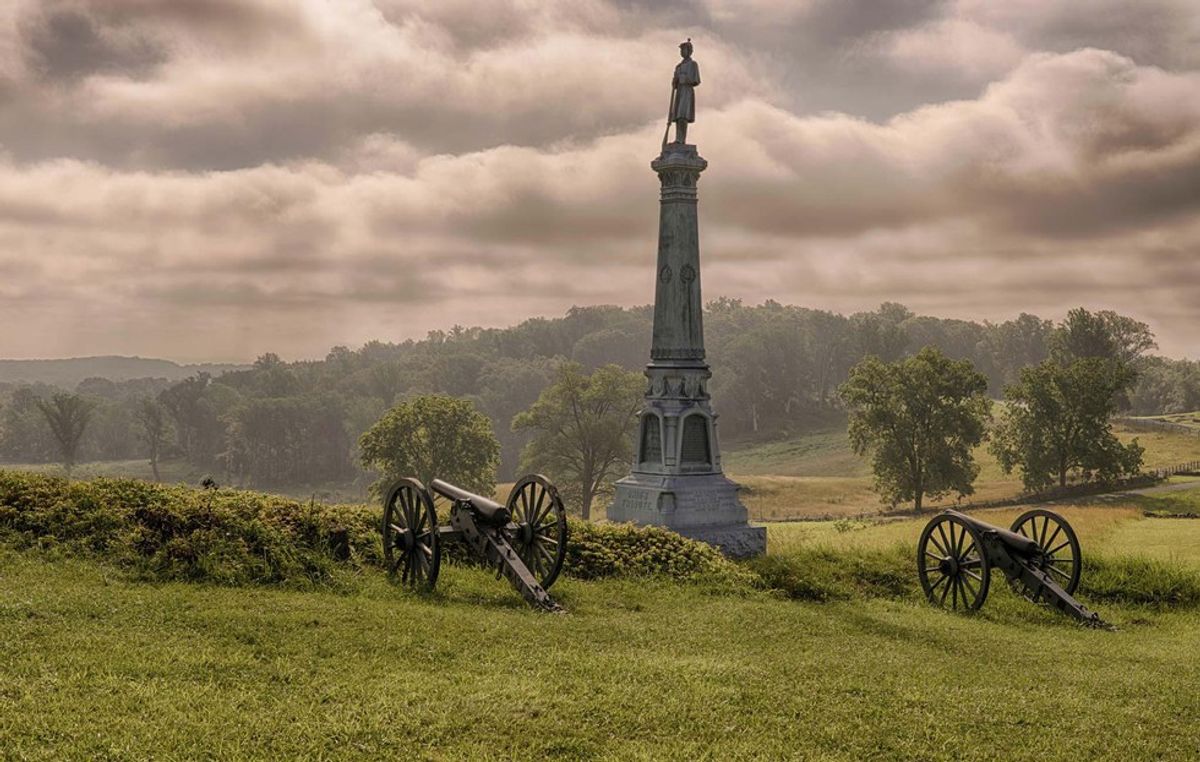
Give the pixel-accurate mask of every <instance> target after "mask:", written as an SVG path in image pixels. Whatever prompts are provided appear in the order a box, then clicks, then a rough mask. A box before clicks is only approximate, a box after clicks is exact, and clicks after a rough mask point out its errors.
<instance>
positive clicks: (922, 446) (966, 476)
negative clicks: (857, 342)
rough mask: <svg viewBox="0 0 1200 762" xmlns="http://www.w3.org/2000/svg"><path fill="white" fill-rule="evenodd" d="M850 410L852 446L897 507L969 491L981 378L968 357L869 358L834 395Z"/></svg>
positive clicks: (981, 425) (931, 353) (982, 406)
mask: <svg viewBox="0 0 1200 762" xmlns="http://www.w3.org/2000/svg"><path fill="white" fill-rule="evenodd" d="M839 391H840V394H841V397H842V399H843V400H844V401H845V403H846V405H847V407H848V408H849V410H850V444H851V446H852V447H853V448H854V451H855V452H856V453H858V454H859V455H866V454H868V453H870V454H871V456H872V468H873V470H874V472H875V489H876V491H878V492H879V494H880V496H881V497H883V498H884V499H885V500H887V501H888V502H890V503H892V504H893V505H895V504H896V503H898V502H900V501H908V500H911V501H912V502H913V506H914V507H915V508H916V509H917V510H918V511H919V510H921V506H922V504H923V502H924V500H925V497H926V496H928V497H931V498H938V497H941V496H942V495H945V494H947V493H950V492H955V493H957V494H958V495H959V496H960V497H961V496H963V495H969V494H971V493H972V492H973V491H974V488H973V486H972V482H974V480H975V477H976V476H977V475H978V474H979V466H978V465H977V464H976V463H975V459H974V456H973V455H972V449H973V448H975V447H976V446H977V445H978V444H979V443H980V442H982V441H983V438H984V436H985V433H986V425H987V421H988V419H989V417H990V415H991V413H990V406H991V401H990V400H989V399H988V398H987V397H986V396H985V395H986V392H987V377H986V376H984V375H983V374H982V373H980V372H978V371H977V370H975V368H974V366H973V365H972V364H971V362H970V361H969V360H951V359H949V358H947V357H946V356H945V355H943V354H942V353H941V351H939V350H937V349H935V348H933V347H925V348H924V349H922V350H921V351H920V352H918V353H917V354H916V355H914V356H912V357H908V358H905V359H903V360H897V361H896V362H891V363H885V362H883V361H882V360H880V359H879V358H877V357H867V358H866V359H864V360H863V361H862V362H860V363H859V364H858V365H856V366H854V368H852V369H851V371H850V378H849V380H847V381H846V383H845V384H843V385H842V387H841V389H840V390H839Z"/></svg>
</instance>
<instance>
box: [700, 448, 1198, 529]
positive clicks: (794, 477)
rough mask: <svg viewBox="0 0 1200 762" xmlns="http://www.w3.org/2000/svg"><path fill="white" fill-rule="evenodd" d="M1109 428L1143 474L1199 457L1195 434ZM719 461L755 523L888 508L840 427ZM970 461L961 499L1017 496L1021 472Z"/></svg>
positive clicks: (866, 463) (983, 451)
mask: <svg viewBox="0 0 1200 762" xmlns="http://www.w3.org/2000/svg"><path fill="white" fill-rule="evenodd" d="M1114 431H1115V432H1116V434H1117V436H1118V438H1120V439H1121V441H1123V442H1128V441H1131V440H1132V439H1134V438H1137V440H1138V442H1139V444H1141V446H1142V447H1143V448H1145V451H1146V452H1145V456H1144V467H1145V468H1146V469H1147V470H1151V469H1156V468H1164V467H1167V466H1174V465H1177V464H1180V463H1186V462H1189V461H1194V460H1200V436H1193V435H1190V434H1186V433H1180V432H1163V431H1133V430H1131V429H1128V428H1126V427H1123V426H1120V425H1118V426H1115V427H1114ZM723 458H724V466H725V470H726V472H727V473H728V474H729V475H730V477H731V478H733V479H735V480H736V481H737V482H739V483H740V484H741V485H742V486H743V491H742V501H743V502H744V503H745V504H746V507H747V508H748V509H749V510H750V515H751V517H752V518H753V519H755V520H760V521H771V520H781V519H796V518H839V517H855V516H862V515H871V514H879V513H885V512H887V511H888V510H890V506H888V505H885V504H883V503H881V502H880V500H879V496H878V495H876V494H875V492H873V491H872V489H871V485H872V478H871V470H870V460H869V459H868V458H860V457H858V456H857V455H855V454H854V453H853V452H852V451H851V450H850V443H849V440H848V439H847V436H846V432H845V430H844V429H838V430H831V431H824V432H817V433H814V434H806V435H803V436H800V437H796V438H793V439H789V440H785V441H782V442H772V443H768V444H759V445H750V446H745V447H738V446H733V447H731V448H730V451H729V452H727V453H725V454H724V456H723ZM975 458H976V461H977V462H978V463H979V477H978V479H976V481H975V485H974V486H975V494H974V495H972V496H970V497H968V498H967V500H966V502H990V501H998V500H1008V499H1011V498H1015V497H1017V496H1019V495H1020V494H1021V491H1022V487H1021V479H1020V474H1019V472H1014V473H1012V474H1005V473H1004V471H1003V470H1002V469H1001V468H1000V464H999V463H997V462H996V459H995V457H993V456H992V454H991V453H990V452H989V451H988V449H987V446H986V444H985V445H984V446H982V447H979V448H978V449H977V450H976V451H975ZM954 505H955V499H954V497H953V496H949V497H947V498H944V499H942V500H941V501H930V502H928V507H931V508H932V507H953V506H954ZM899 507H900V508H904V507H905V506H903V505H901V506H899ZM909 507H911V506H909Z"/></svg>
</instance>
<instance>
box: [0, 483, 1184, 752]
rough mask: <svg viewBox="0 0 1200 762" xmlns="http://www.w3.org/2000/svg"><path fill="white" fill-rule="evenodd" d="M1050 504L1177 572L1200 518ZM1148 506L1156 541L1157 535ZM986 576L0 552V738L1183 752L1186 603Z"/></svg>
mask: <svg viewBox="0 0 1200 762" xmlns="http://www.w3.org/2000/svg"><path fill="white" fill-rule="evenodd" d="M1064 513H1066V515H1067V516H1068V518H1069V519H1070V520H1071V521H1072V522H1073V523H1074V524H1075V525H1076V528H1077V529H1078V530H1079V533H1080V536H1081V539H1082V542H1083V552H1084V554H1085V556H1086V555H1087V554H1089V553H1101V554H1106V555H1117V554H1126V553H1143V552H1144V553H1147V554H1151V555H1154V556H1156V557H1159V558H1162V559H1171V560H1172V562H1178V563H1184V564H1195V565H1196V568H1200V521H1193V520H1186V519H1147V518H1143V517H1142V515H1141V513H1140V512H1139V509H1138V506H1136V505H1129V506H1125V507H1122V506H1102V507H1083V506H1074V507H1070V508H1067V509H1064ZM1012 515H1015V511H1011V510H1010V511H991V512H985V513H983V514H981V517H983V518H985V519H986V520H991V521H994V522H996V523H1006V522H1007V521H1008V520H1010V519H1011V518H1012ZM922 524H923V522H921V521H913V520H905V521H894V522H887V523H881V524H876V523H872V524H869V525H868V524H863V525H861V526H860V525H857V524H848V523H847V522H841V523H834V522H811V523H803V524H787V525H772V526H770V528H769V534H770V537H769V542H770V548H771V552H772V553H780V554H786V553H788V552H790V551H791V550H794V549H798V548H801V547H803V546H805V545H819V546H823V547H833V548H841V549H846V548H850V547H853V546H855V545H857V546H862V547H887V546H891V545H895V544H897V543H903V544H905V545H906V546H908V547H910V548H911V546H912V544H913V543H914V542H915V538H916V535H917V533H918V532H919V531H920V528H921V526H922ZM1158 527H1163V528H1164V529H1168V530H1169V533H1170V535H1171V536H1172V537H1173V541H1172V542H1170V543H1168V545H1166V546H1164V547H1163V548H1159V549H1156V548H1157V546H1156V545H1154V544H1150V543H1147V542H1146V538H1147V536H1148V535H1147V534H1146V533H1147V532H1149V533H1150V534H1153V533H1154V532H1157V531H1159V530H1158ZM1160 539H1162V538H1160ZM996 582H997V584H995V585H993V593H992V596H991V598H990V599H989V601H988V604H987V606H986V607H985V608H984V610H983V611H982V612H981V613H980V614H978V615H974V616H965V615H955V614H950V613H946V612H942V611H938V610H934V609H932V608H930V607H928V606H927V605H925V604H924V603H923V602H922V601H919V600H908V599H902V600H894V599H855V600H846V601H841V602H837V603H825V604H818V603H801V602H795V601H789V600H782V599H780V598H777V597H774V596H772V595H770V594H768V593H765V592H743V593H733V592H730V591H729V590H724V591H720V590H713V589H707V588H704V587H702V586H696V585H688V584H681V583H672V582H667V581H607V582H579V581H575V580H564V581H562V582H560V583H559V585H558V586H556V588H555V593H556V594H558V596H559V597H560V598H561V600H562V601H563V602H564V603H565V604H566V605H567V606H568V608H569V609H570V613H569V614H567V615H563V616H554V615H545V614H538V613H535V612H533V611H529V610H527V609H526V608H525V607H524V605H523V604H522V603H521V602H520V600H519V598H518V597H517V596H516V595H515V594H514V593H513V592H512V591H511V590H510V589H509V588H508V587H507V585H506V584H505V583H503V582H498V581H496V580H494V579H493V578H492V575H489V574H486V573H483V572H479V571H472V570H467V569H462V568H454V567H451V568H448V569H447V570H446V571H445V572H444V575H443V580H442V583H441V584H440V585H439V588H438V592H437V593H436V594H435V595H433V596H428V597H426V596H419V595H413V594H408V593H405V592H402V591H400V590H397V589H396V588H394V587H393V586H391V585H390V584H388V583H387V582H386V580H385V579H384V578H383V577H382V576H381V575H379V574H377V573H374V572H369V573H363V574H361V575H358V576H355V577H352V578H347V579H345V580H343V582H342V583H341V585H340V586H339V587H338V588H337V589H332V590H318V591H295V590H283V589H271V588H261V587H258V588H220V587H213V586H206V585H186V584H149V583H139V582H133V581H129V580H128V579H126V578H125V577H124V576H122V575H121V574H119V573H116V572H114V571H112V570H110V569H106V568H105V567H103V566H100V565H96V564H93V563H87V562H81V561H75V560H70V559H63V558H53V557H49V556H46V555H42V554H37V553H17V552H13V551H0V654H3V655H4V658H3V659H2V660H0V749H2V750H3V754H0V756H4V757H5V758H14V759H26V758H28V759H97V758H100V759H126V758H133V759H144V758H157V759H190V758H197V757H209V758H242V757H257V758H298V757H304V758H379V757H383V756H387V757H390V758H398V759H463V758H467V759H521V760H533V759H545V758H559V759H686V760H697V759H712V760H729V759H750V758H760V759H805V758H828V759H854V760H857V759H872V758H875V759H922V760H924V759H955V760H959V759H996V758H1004V759H1039V760H1044V759H1051V760H1052V759H1102V758H1103V759H1120V760H1132V759H1194V758H1196V757H1197V756H1198V755H1200V727H1198V725H1197V722H1196V718H1197V717H1200V659H1197V658H1196V654H1197V648H1198V647H1200V612H1198V611H1197V610H1196V609H1181V610H1175V611H1167V610H1159V609H1151V608H1139V607H1124V606H1115V605H1109V604H1103V605H1096V606H1094V607H1095V608H1097V609H1098V610H1099V611H1100V613H1101V614H1102V615H1103V616H1104V617H1105V618H1106V619H1107V620H1108V621H1111V622H1113V623H1115V624H1117V625H1118V627H1119V629H1118V630H1117V631H1115V632H1114V631H1103V630H1090V629H1083V628H1080V627H1078V626H1076V625H1074V624H1072V623H1071V622H1070V621H1069V620H1067V619H1065V618H1062V617H1058V616H1055V615H1052V614H1050V613H1049V612H1047V611H1045V610H1043V609H1041V608H1039V607H1036V606H1033V605H1030V604H1028V603H1026V602H1024V601H1020V600H1018V599H1016V598H1015V597H1014V596H1013V595H1012V594H1011V593H1009V592H1008V591H1007V590H1006V589H1005V587H1006V586H1005V585H1003V584H1002V582H1001V581H1000V580H996ZM1085 602H1086V601H1085Z"/></svg>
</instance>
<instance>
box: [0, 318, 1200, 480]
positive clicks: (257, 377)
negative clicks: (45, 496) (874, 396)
mask: <svg viewBox="0 0 1200 762" xmlns="http://www.w3.org/2000/svg"><path fill="white" fill-rule="evenodd" d="M1098 314H1099V315H1107V316H1108V317H1109V318H1110V322H1111V324H1112V325H1114V326H1116V327H1117V329H1116V330H1117V332H1118V333H1120V334H1122V335H1121V336H1119V337H1118V338H1119V343H1122V344H1124V345H1125V349H1123V350H1122V351H1128V352H1129V354H1130V355H1131V357H1129V358H1125V359H1130V360H1132V361H1133V364H1134V366H1135V367H1136V369H1137V371H1138V373H1139V377H1138V382H1137V385H1136V387H1135V389H1134V391H1133V393H1132V394H1130V395H1129V399H1128V407H1129V409H1130V412H1132V413H1134V414H1153V413H1170V412H1183V411H1189V410H1195V409H1198V408H1200V363H1197V362H1196V361H1189V360H1172V359H1168V358H1163V357H1156V356H1151V355H1148V354H1147V353H1146V352H1147V350H1149V349H1152V348H1154V344H1153V337H1152V336H1151V335H1150V333H1149V330H1148V329H1147V328H1146V326H1145V325H1144V324H1141V323H1138V322H1137V321H1134V320H1132V319H1129V318H1123V317H1120V316H1117V315H1114V314H1113V313H1098ZM651 318H652V311H651V308H650V307H648V306H647V307H635V308H631V309H623V308H619V307H612V306H598V307H576V308H573V309H571V310H570V311H569V312H568V313H567V314H566V315H565V316H564V317H561V318H554V319H547V318H534V319H531V320H526V321H525V322H523V323H521V324H520V325H517V326H514V327H511V328H502V329H484V328H464V327H461V326H455V327H453V328H451V329H450V330H448V331H433V332H430V333H429V335H428V336H427V337H426V338H425V339H423V340H420V341H413V340H409V341H404V342H402V343H398V344H392V343H385V342H380V341H372V342H370V343H368V344H366V345H364V346H362V347H361V348H359V349H349V348H347V347H341V346H339V347H334V348H333V349H332V350H330V351H329V354H328V355H327V356H326V357H325V359H324V360H315V361H301V362H283V361H281V360H280V358H278V357H277V356H275V355H273V354H266V355H263V356H262V357H260V358H259V359H258V360H257V361H256V362H255V363H254V364H253V366H249V367H245V368H243V369H236V370H225V371H223V372H221V373H219V374H216V373H210V372H208V371H203V370H202V371H199V372H195V373H193V374H192V375H190V376H188V377H187V378H184V379H183V380H178V378H174V379H172V378H166V377H146V378H118V379H117V380H114V379H112V378H104V377H101V376H95V377H89V378H84V379H82V380H80V381H78V382H77V383H76V384H75V385H74V387H73V388H71V387H69V386H66V387H62V388H60V387H55V386H53V385H51V384H48V383H46V382H45V380H42V381H39V382H37V383H26V382H20V381H4V382H0V461H4V462H10V463H34V462H52V461H55V460H57V459H58V457H59V455H58V450H57V448H56V446H55V443H54V439H53V437H52V435H51V432H50V430H49V428H48V426H47V423H46V421H45V419H44V417H43V415H42V414H41V411H40V410H39V407H38V404H37V403H38V400H39V399H46V398H49V397H50V396H52V395H53V394H54V393H55V392H61V391H63V390H64V388H65V390H66V391H71V392H75V393H77V394H79V395H82V396H84V397H86V398H88V399H89V400H91V401H92V403H93V404H94V408H93V409H94V413H93V415H92V419H91V421H90V423H89V425H88V428H87V431H86V434H85V436H84V439H83V442H82V445H81V452H80V455H79V458H78V460H79V461H80V462H83V461H95V460H130V459H136V458H144V457H146V456H147V443H146V441H145V431H144V421H145V408H146V406H147V405H148V404H150V405H157V406H159V407H160V408H161V410H162V411H163V418H164V420H165V421H166V422H167V427H166V434H165V444H164V446H163V448H162V455H163V457H164V459H165V458H175V459H179V458H183V459H186V460H187V462H189V463H190V464H192V465H194V466H196V467H197V468H202V469H208V470H211V471H212V472H213V473H215V474H219V475H223V476H224V478H225V479H226V480H232V481H235V482H237V483H240V484H246V485H253V486H260V487H272V486H282V485H288V486H295V485H308V484H314V485H315V484H323V483H329V482H340V483H347V482H350V481H357V482H358V483H360V484H362V483H365V482H366V481H368V479H366V478H364V475H363V474H361V473H360V472H359V469H358V467H357V465H356V457H355V443H356V442H357V440H358V437H359V435H360V434H361V433H362V432H363V431H365V430H366V429H367V428H368V427H369V426H371V424H373V423H374V422H375V421H376V420H378V419H379V417H380V416H381V415H382V414H383V413H384V411H385V410H387V409H388V408H389V407H390V406H391V405H393V404H395V403H396V402H398V401H400V400H402V399H404V398H406V397H408V396H411V395H415V394H424V393H443V394H448V395H452V396H455V397H464V398H468V399H470V400H472V401H473V402H474V404H475V405H476V406H477V407H478V408H479V410H481V411H482V412H484V413H485V414H486V415H488V416H489V417H490V418H491V419H492V421H493V423H494V426H495V430H496V435H497V437H498V438H499V440H500V442H501V445H502V465H501V473H500V476H501V477H502V478H503V477H508V476H511V475H512V472H513V470H514V469H515V468H516V464H517V460H518V453H519V452H520V448H521V447H522V446H523V444H524V439H523V436H524V435H521V434H516V433H514V432H512V430H511V428H510V425H511V421H512V418H513V416H515V415H516V414H517V413H519V412H521V411H523V410H525V409H526V408H528V407H529V406H530V405H531V404H532V403H533V402H534V400H536V399H537V397H538V395H539V393H540V392H541V391H542V389H543V388H545V386H546V385H547V384H548V382H549V379H550V375H551V370H552V368H553V367H554V365H555V364H556V363H558V362H561V361H563V360H573V361H576V362H578V363H580V364H582V365H583V366H584V367H585V368H587V369H594V368H597V367H599V366H601V365H604V364H607V363H615V364H617V365H621V366H623V367H625V368H628V369H630V370H640V369H641V368H642V367H643V366H644V365H645V363H646V361H647V356H648V352H649V344H650V328H651ZM704 320H705V333H706V339H707V348H708V353H709V360H710V362H711V364H712V369H713V381H712V384H711V386H710V389H711V391H712V393H713V396H714V402H715V405H716V409H717V412H718V413H720V416H721V418H720V426H721V433H722V436H723V438H725V439H726V440H727V441H737V440H765V439H772V438H778V437H783V436H787V435H789V434H793V433H799V432H803V431H807V430H812V429H815V428H821V427H827V426H829V425H833V424H835V423H839V422H840V421H841V420H843V411H842V410H841V407H840V404H839V402H838V399H837V395H836V390H837V387H838V385H839V384H841V383H842V382H843V381H844V380H845V379H846V377H847V373H848V371H849V369H850V368H851V367H852V366H853V365H854V364H855V363H856V362H858V361H859V360H860V359H861V358H863V357H864V356H867V355H875V356H878V357H880V358H881V359H884V360H894V359H897V358H899V357H902V356H905V355H908V354H912V353H915V352H917V351H918V350H920V349H921V348H922V347H924V346H927V345H933V346H936V347H938V348H940V349H941V350H942V351H943V352H945V353H946V354H947V355H949V356H950V357H952V358H966V359H970V360H971V361H972V362H973V363H974V364H975V366H976V367H977V368H978V369H979V370H980V371H982V372H983V373H984V374H986V375H987V377H988V379H989V383H990V391H991V393H992V395H993V396H996V397H999V396H1000V394H1001V390H1002V389H1003V387H1004V385H1005V384H1006V383H1009V382H1012V381H1013V380H1014V379H1015V378H1016V376H1017V373H1018V371H1019V370H1020V369H1021V368H1022V367H1025V366H1027V365H1032V364H1035V363H1038V362H1040V361H1042V360H1043V359H1045V358H1046V357H1047V355H1048V353H1049V348H1050V346H1051V345H1052V342H1053V335H1054V331H1055V327H1054V324H1053V323H1052V322H1051V321H1048V320H1044V319H1042V318H1039V317H1036V316H1034V315H1028V314H1022V315H1020V316H1019V317H1017V318H1015V319H1013V320H1009V321H1006V322H1002V323H987V322H985V323H976V322H970V321H965V320H948V319H942V318H936V317H929V316H922V315H915V314H914V313H913V312H912V311H911V310H909V309H908V308H906V307H904V306H902V305H900V304H895V303H885V304H883V305H881V306H880V307H879V308H878V309H877V310H875V311H873V312H860V313H856V314H853V315H850V316H849V317H846V316H843V315H839V314H835V313H832V312H825V311H821V310H812V309H806V308H803V307H795V306H788V305H782V304H778V303H776V302H772V301H768V302H766V303H764V304H761V305H757V306H747V305H744V304H742V303H741V302H740V301H738V300H731V299H718V300H716V301H713V302H710V303H709V304H708V305H707V306H706V308H705V315H704ZM101 359H103V360H106V361H113V362H116V361H119V359H120V358H101ZM72 362H76V363H79V362H84V361H82V360H80V361H72ZM143 362H144V361H143ZM172 365H173V364H172ZM112 367H118V366H117V365H113V366H112ZM174 367H176V368H179V367H180V366H174ZM0 370H2V368H0ZM59 370H62V369H61V368H60V369H59ZM71 370H72V372H78V367H77V366H73V367H72V369H71ZM26 372H28V371H26ZM56 372H57V371H56ZM65 375H66V376H67V377H69V374H65ZM163 375H166V374H163ZM0 378H2V376H0Z"/></svg>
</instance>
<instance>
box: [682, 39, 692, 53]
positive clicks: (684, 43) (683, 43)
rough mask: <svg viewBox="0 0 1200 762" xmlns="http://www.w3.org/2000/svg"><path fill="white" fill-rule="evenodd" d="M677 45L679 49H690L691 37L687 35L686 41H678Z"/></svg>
mask: <svg viewBox="0 0 1200 762" xmlns="http://www.w3.org/2000/svg"><path fill="white" fill-rule="evenodd" d="M679 47H680V49H683V48H687V49H688V50H691V49H692V38H691V37H689V38H687V41H686V42H681V43H679Z"/></svg>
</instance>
